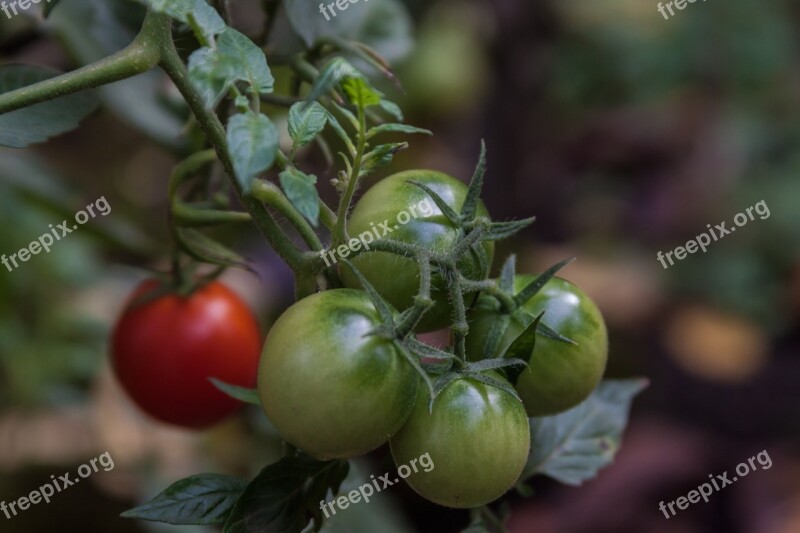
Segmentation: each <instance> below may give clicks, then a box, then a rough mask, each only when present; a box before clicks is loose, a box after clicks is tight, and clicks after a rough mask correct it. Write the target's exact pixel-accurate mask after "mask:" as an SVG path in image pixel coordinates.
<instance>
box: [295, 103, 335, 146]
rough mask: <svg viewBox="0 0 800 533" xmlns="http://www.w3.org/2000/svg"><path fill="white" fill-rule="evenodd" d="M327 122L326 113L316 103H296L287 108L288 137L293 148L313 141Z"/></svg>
mask: <svg viewBox="0 0 800 533" xmlns="http://www.w3.org/2000/svg"><path fill="white" fill-rule="evenodd" d="M327 122H328V111H327V110H326V109H325V108H324V107H322V106H321V105H320V104H319V103H318V102H298V103H296V104H294V105H292V107H290V108H289V136H290V137H291V138H292V141H294V146H295V147H300V146H305V145H307V144H308V143H310V142H311V141H313V140H314V137H316V136H317V134H318V133H319V132H321V131H322V130H323V129H324V128H325V124H326V123H327Z"/></svg>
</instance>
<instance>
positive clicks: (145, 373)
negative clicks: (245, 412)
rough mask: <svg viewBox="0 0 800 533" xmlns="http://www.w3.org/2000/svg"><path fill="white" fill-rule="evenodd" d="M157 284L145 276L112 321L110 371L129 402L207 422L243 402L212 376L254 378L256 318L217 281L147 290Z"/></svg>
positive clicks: (168, 416) (185, 421)
mask: <svg viewBox="0 0 800 533" xmlns="http://www.w3.org/2000/svg"><path fill="white" fill-rule="evenodd" d="M160 287H161V285H160V283H159V282H158V281H155V280H147V281H144V282H143V283H142V284H141V285H139V287H138V288H137V289H136V290H135V291H134V293H133V295H132V296H131V299H130V303H129V304H128V307H127V308H126V309H125V311H124V312H123V314H122V316H121V317H120V318H119V320H118V321H117V324H116V326H115V328H114V332H113V335H112V339H111V356H112V367H113V370H114V373H115V375H116V377H117V379H118V381H119V383H120V384H121V385H122V388H123V389H124V390H125V391H126V392H127V393H128V396H129V397H130V398H131V399H132V400H133V401H134V403H135V404H136V405H138V406H139V407H140V408H141V409H142V410H143V411H144V412H145V413H147V414H149V415H150V416H152V417H153V418H156V419H158V420H160V421H162V422H165V423H168V424H172V425H176V426H181V427H185V428H191V429H202V428H206V427H209V426H211V425H214V424H216V423H218V422H220V421H222V420H224V419H225V418H227V417H229V416H231V415H232V414H234V413H235V412H236V411H238V410H239V409H240V408H241V406H242V403H241V402H239V401H237V400H235V399H233V398H230V397H229V396H227V395H226V394H224V393H223V392H221V391H219V390H218V389H217V388H216V387H215V386H214V385H213V384H212V383H211V382H210V381H209V378H217V379H219V380H221V381H224V382H225V383H230V384H232V385H238V386H241V387H248V388H252V387H254V386H255V383H256V376H257V369H258V358H259V353H260V349H261V334H260V332H259V327H258V323H257V322H256V319H255V317H254V316H253V313H252V311H251V310H250V309H249V308H248V306H247V305H246V304H245V303H244V302H243V301H242V300H241V299H240V298H239V296H238V295H236V294H235V293H234V292H233V291H231V290H230V289H229V288H227V287H226V286H225V285H223V284H222V283H220V282H216V281H215V282H211V283H209V284H207V285H205V286H203V287H201V288H199V289H198V290H196V291H195V292H194V293H192V294H191V295H189V296H188V297H183V296H181V295H178V294H177V293H175V292H167V293H166V294H161V295H157V296H154V297H152V299H150V298H148V295H153V293H154V291H158V290H159V288H160ZM142 297H143V299H142V300H140V298H142ZM137 301H141V302H142V303H137Z"/></svg>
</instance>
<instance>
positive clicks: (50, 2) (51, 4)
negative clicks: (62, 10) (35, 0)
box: [42, 0, 61, 18]
mask: <svg viewBox="0 0 800 533" xmlns="http://www.w3.org/2000/svg"><path fill="white" fill-rule="evenodd" d="M60 1H61V0H47V3H46V4H45V5H44V8H43V10H42V14H43V15H44V18H47V17H49V16H50V13H51V12H52V11H53V10H54V9H55V8H56V6H57V5H58V3H59V2H60Z"/></svg>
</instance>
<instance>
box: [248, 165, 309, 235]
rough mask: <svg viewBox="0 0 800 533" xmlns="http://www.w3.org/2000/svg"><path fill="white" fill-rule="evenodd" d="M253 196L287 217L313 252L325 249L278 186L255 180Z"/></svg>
mask: <svg viewBox="0 0 800 533" xmlns="http://www.w3.org/2000/svg"><path fill="white" fill-rule="evenodd" d="M251 194H252V195H253V196H255V197H256V198H258V199H259V200H261V201H262V202H264V203H265V204H267V205H269V206H271V207H273V208H275V209H276V210H277V211H278V212H279V213H280V214H282V215H283V216H285V217H286V219H287V220H288V221H289V222H290V223H291V224H292V226H294V228H295V229H296V230H297V232H298V233H299V234H300V237H302V238H303V240H304V241H305V243H306V244H307V245H308V246H309V247H310V248H311V249H312V250H317V251H319V250H322V249H323V246H322V242H320V240H319V237H318V236H317V234H316V233H314V229H313V228H312V227H311V225H310V224H309V223H308V221H306V219H305V218H303V216H302V215H301V214H300V213H299V212H298V211H297V209H295V208H294V206H292V204H291V202H289V199H288V198H286V196H285V195H284V194H283V192H281V190H280V189H279V188H278V186H277V185H275V184H274V183H271V182H269V181H264V180H255V181H254V182H253V191H252V193H251Z"/></svg>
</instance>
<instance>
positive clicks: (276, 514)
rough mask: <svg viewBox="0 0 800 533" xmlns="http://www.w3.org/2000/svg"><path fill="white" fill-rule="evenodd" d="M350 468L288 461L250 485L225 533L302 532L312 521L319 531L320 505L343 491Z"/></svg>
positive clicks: (301, 459) (300, 459)
mask: <svg viewBox="0 0 800 533" xmlns="http://www.w3.org/2000/svg"><path fill="white" fill-rule="evenodd" d="M349 468H350V464H349V463H348V462H347V461H340V460H336V461H326V462H323V461H317V460H315V459H312V458H311V457H308V456H307V455H298V456H295V457H284V458H283V459H281V460H280V461H278V462H277V463H274V464H272V465H269V466H268V467H266V468H265V469H264V470H262V471H261V473H260V474H259V475H258V476H256V478H255V479H253V481H251V482H250V484H249V485H248V486H247V488H246V489H245V491H244V494H242V496H241V497H240V498H239V501H238V502H237V503H236V505H235V506H234V508H233V511H232V512H231V513H230V516H229V517H228V520H227V521H226V522H225V528H224V533H255V532H261V531H302V530H303V529H304V528H305V527H306V525H307V524H308V523H309V521H310V520H312V519H313V520H314V524H315V526H316V528H319V526H320V525H321V522H322V519H321V518H322V517H321V514H322V511H321V510H320V505H319V502H320V501H321V500H325V499H326V498H327V495H328V493H329V492H332V493H333V494H336V493H337V492H338V491H339V487H340V486H341V484H342V481H343V480H344V478H345V477H347V473H348V471H349Z"/></svg>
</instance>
